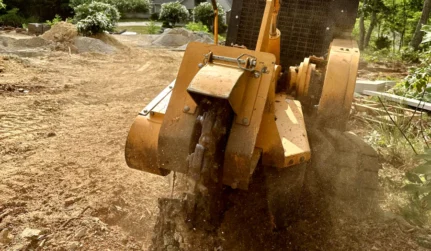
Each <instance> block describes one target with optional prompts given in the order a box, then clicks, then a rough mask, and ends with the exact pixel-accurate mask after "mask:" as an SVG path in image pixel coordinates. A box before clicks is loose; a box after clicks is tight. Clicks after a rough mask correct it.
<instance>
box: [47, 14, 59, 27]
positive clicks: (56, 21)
mask: <svg viewBox="0 0 431 251" xmlns="http://www.w3.org/2000/svg"><path fill="white" fill-rule="evenodd" d="M61 21H62V20H61V17H60V15H58V14H56V15H55V17H54V19H52V21H50V20H46V23H47V24H48V25H49V26H53V25H55V24H57V23H59V22H61Z"/></svg>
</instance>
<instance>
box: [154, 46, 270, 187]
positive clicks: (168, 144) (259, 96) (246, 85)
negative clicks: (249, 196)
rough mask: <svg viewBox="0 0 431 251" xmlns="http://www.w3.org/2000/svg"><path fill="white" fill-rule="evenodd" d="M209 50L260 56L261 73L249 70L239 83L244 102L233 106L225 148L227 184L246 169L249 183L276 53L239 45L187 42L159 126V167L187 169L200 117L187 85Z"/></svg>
mask: <svg viewBox="0 0 431 251" xmlns="http://www.w3.org/2000/svg"><path fill="white" fill-rule="evenodd" d="M210 52H211V53H213V55H217V56H221V57H228V58H238V57H239V56H240V55H243V54H248V55H250V56H251V57H255V58H257V62H256V68H255V71H256V72H258V74H257V75H256V74H254V73H249V72H247V73H245V74H244V75H243V77H241V78H240V80H239V82H238V84H239V85H238V86H242V88H243V90H244V93H243V98H242V102H241V104H236V105H235V106H236V107H237V108H236V109H235V108H234V110H236V113H237V115H236V116H235V119H234V120H235V123H234V124H233V126H232V129H231V133H230V137H229V140H228V143H227V147H226V151H225V153H226V157H225V162H229V163H230V164H229V165H226V164H225V168H224V171H225V174H226V175H225V177H227V178H226V180H225V182H226V183H225V184H227V185H230V184H232V183H233V182H235V180H234V179H233V178H232V177H233V176H235V175H237V174H238V175H239V176H241V175H242V174H243V171H245V172H246V173H247V182H248V178H249V173H250V170H249V169H250V168H251V167H250V166H251V165H250V161H251V158H252V155H253V152H254V145H255V141H256V137H257V133H258V131H259V126H260V122H261V119H262V113H263V110H264V107H265V102H266V98H267V93H268V88H269V83H270V82H271V79H272V76H273V74H274V73H273V71H272V69H273V68H274V65H275V56H274V55H272V54H269V53H263V52H256V51H251V50H244V49H240V48H232V47H224V46H216V45H209V44H203V43H196V42H195V43H190V44H189V45H188V47H187V49H186V52H185V54H184V59H183V61H182V63H181V66H180V70H179V72H178V76H177V80H176V83H175V87H174V89H173V91H172V98H171V101H170V103H169V106H168V109H167V111H166V115H165V117H164V120H163V124H162V126H161V129H160V136H159V141H158V143H159V144H158V159H159V160H160V167H162V168H165V169H168V170H173V171H178V172H182V173H186V172H187V168H188V167H187V156H188V155H189V153H190V149H191V148H192V147H191V145H190V144H191V139H192V138H193V137H192V136H193V128H194V124H195V121H196V117H197V113H196V112H194V113H192V112H191V111H192V109H196V104H195V103H194V101H193V99H192V98H191V96H190V95H189V93H188V91H187V88H188V87H189V84H190V83H191V82H192V81H193V79H194V78H195V76H196V75H197V74H198V72H199V71H200V70H201V69H200V68H199V64H200V63H203V61H204V56H205V55H207V54H208V53H210ZM214 81H216V79H214ZM216 87H217V86H216ZM234 89H235V88H234ZM240 89H241V88H240ZM239 93H240V92H238V93H234V92H232V96H233V95H240V94H239ZM238 107H240V108H238ZM186 108H187V109H186ZM189 109H190V110H189ZM229 177H231V178H229ZM247 184H248V183H247Z"/></svg>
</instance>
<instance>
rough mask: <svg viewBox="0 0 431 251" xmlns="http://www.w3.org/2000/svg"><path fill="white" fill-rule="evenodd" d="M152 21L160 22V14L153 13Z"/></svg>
mask: <svg viewBox="0 0 431 251" xmlns="http://www.w3.org/2000/svg"><path fill="white" fill-rule="evenodd" d="M150 20H153V21H159V14H158V13H152V14H151V15H150Z"/></svg>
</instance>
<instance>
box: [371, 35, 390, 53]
mask: <svg viewBox="0 0 431 251" xmlns="http://www.w3.org/2000/svg"><path fill="white" fill-rule="evenodd" d="M391 43H392V42H391V40H390V39H389V38H388V37H384V36H382V37H378V38H377V39H376V41H374V45H375V46H376V50H383V49H387V48H389V47H390V46H391Z"/></svg>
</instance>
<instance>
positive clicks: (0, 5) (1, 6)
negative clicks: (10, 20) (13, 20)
mask: <svg viewBox="0 0 431 251" xmlns="http://www.w3.org/2000/svg"><path fill="white" fill-rule="evenodd" d="M5 8H6V4H4V3H3V0H0V10H1V9H5Z"/></svg>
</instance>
